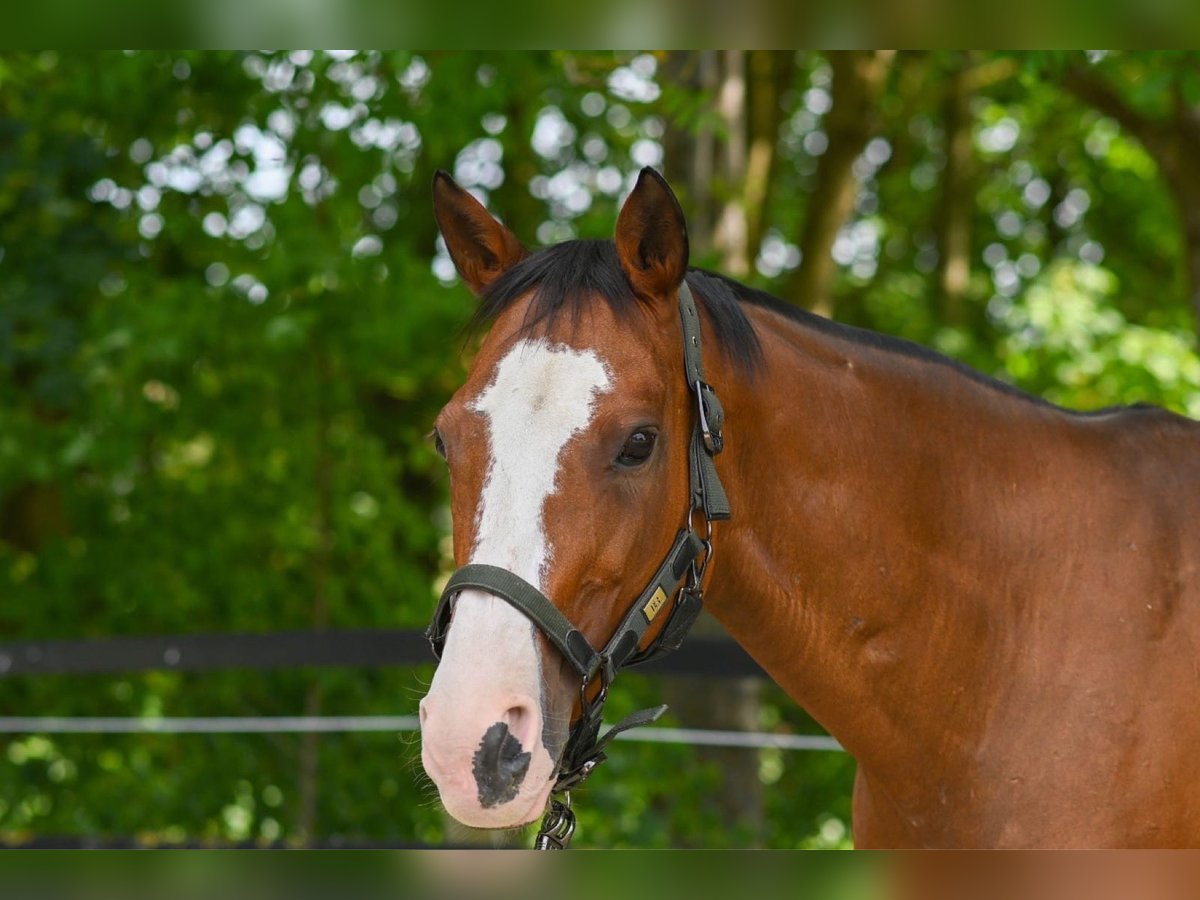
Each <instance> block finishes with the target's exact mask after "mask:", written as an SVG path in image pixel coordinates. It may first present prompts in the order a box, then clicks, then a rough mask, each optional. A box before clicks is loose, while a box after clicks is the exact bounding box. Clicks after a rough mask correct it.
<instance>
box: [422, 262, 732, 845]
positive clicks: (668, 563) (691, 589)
mask: <svg viewBox="0 0 1200 900" xmlns="http://www.w3.org/2000/svg"><path fill="white" fill-rule="evenodd" d="M679 315H680V318H681V320H682V322H683V364H684V374H685V375H686V377H687V383H688V387H689V389H690V390H691V392H692V395H693V396H694V397H695V401H696V421H695V425H694V426H693V429H692V438H691V442H690V444H689V447H688V474H689V482H690V487H689V500H688V510H687V519H686V521H685V523H684V527H683V528H682V529H680V531H679V534H678V535H676V537H675V541H674V543H672V544H671V548H670V549H669V550H668V551H667V554H666V557H665V558H664V559H663V562H662V565H660V566H659V567H658V570H657V571H656V572H655V573H654V576H653V577H652V578H651V579H650V583H649V584H648V585H646V587H645V588H644V589H643V590H642V592H641V593H640V594H639V595H638V596H637V599H635V600H634V601H633V603H631V604H630V606H629V609H628V611H627V612H626V613H625V616H624V617H623V618H622V619H621V622H620V624H618V625H617V629H616V632H615V633H614V634H613V636H612V638H611V639H610V640H609V642H608V643H607V644H605V645H604V648H603V649H601V650H599V651H597V650H595V649H594V648H593V647H592V645H591V644H590V643H588V640H587V638H585V637H584V636H583V633H582V632H581V631H580V630H579V629H578V628H576V627H575V626H574V625H573V624H571V621H570V620H569V619H568V618H567V617H566V616H564V615H563V614H562V612H561V611H560V610H559V609H558V607H557V606H555V605H554V604H553V603H552V602H551V601H550V599H549V598H548V597H546V595H545V594H543V593H542V592H541V591H539V590H538V589H537V588H536V587H534V586H533V585H532V584H530V583H529V582H527V581H526V580H525V579H523V578H521V577H519V576H518V575H515V574H513V573H512V572H510V571H508V570H507V569H502V568H500V567H498V566H489V565H484V564H482V563H469V564H467V565H465V566H463V567H462V568H461V569H459V570H458V571H457V572H455V573H454V574H453V575H452V576H450V580H449V581H448V582H447V583H446V587H445V589H444V590H443V591H442V596H441V599H439V600H438V604H437V608H436V609H435V610H434V613H433V621H432V623H431V624H430V626H429V628H428V630H427V631H426V633H425V634H426V637H428V638H429V642H430V644H431V645H432V646H433V652H434V655H435V656H437V657H438V659H441V655H442V648H443V646H444V645H445V643H446V634H447V632H448V631H449V629H450V620H451V618H452V616H453V612H454V600H455V598H457V596H458V594H459V593H460V592H461V591H463V590H465V589H468V588H474V589H476V590H481V591H485V592H487V593H489V594H492V595H493V596H496V597H499V598H500V599H501V600H504V601H505V602H507V603H509V604H510V605H512V606H514V607H515V608H516V609H517V610H519V611H520V612H521V613H523V614H524V615H525V616H527V617H528V618H529V619H530V621H532V622H533V624H534V625H535V626H537V628H538V629H539V630H540V631H541V632H542V634H544V635H545V636H546V638H547V640H549V641H550V643H552V644H553V645H554V646H555V647H557V648H558V650H559V652H561V653H562V655H563V656H564V657H565V658H566V660H567V662H569V663H570V664H571V666H572V668H574V669H575V671H576V673H577V674H578V675H579V676H580V678H581V679H582V682H581V686H580V710H581V713H580V717H579V720H578V721H577V722H576V723H575V724H574V725H573V726H572V727H571V732H570V735H569V736H568V738H567V744H566V747H565V748H564V750H563V754H562V759H561V760H560V761H559V765H558V773H557V778H556V780H555V782H554V788H553V791H552V793H553V794H555V795H559V794H563V795H565V796H564V799H561V800H560V799H558V797H557V796H556V797H555V799H554V800H553V801H552V803H551V807H550V811H549V812H547V814H546V817H545V819H544V820H543V822H542V828H541V831H540V832H539V833H538V836H537V840H536V843H535V846H536V847H537V848H538V849H543V850H547V849H560V850H561V849H564V848H565V847H566V845H567V842H568V841H569V840H570V838H571V834H572V832H573V831H574V828H575V818H574V814H573V813H572V812H571V808H570V794H569V793H568V792H569V791H570V790H571V789H572V788H574V787H576V786H578V785H579V784H581V783H582V782H583V781H584V780H585V779H586V778H587V777H588V775H590V774H591V773H592V770H593V769H595V768H596V766H598V765H599V764H600V763H601V762H603V761H604V759H605V753H604V751H605V749H606V748H607V747H608V745H609V743H610V742H611V741H612V739H613V738H615V737H616V736H617V735H618V734H620V733H621V732H622V731H626V730H627V729H630V728H636V727H638V726H641V725H648V724H649V723H651V722H653V721H655V720H656V719H657V718H658V717H659V716H661V715H662V714H663V713H664V712H665V711H666V706H658V707H654V708H652V709H644V710H641V711H640V712H636V713H633V714H632V715H630V716H628V717H627V718H625V719H623V720H622V721H620V722H619V723H617V724H616V725H614V726H612V727H611V728H609V729H608V731H606V732H605V733H604V735H603V737H601V736H600V716H601V712H602V711H603V707H604V701H605V699H606V698H607V697H608V688H609V685H611V684H612V682H613V679H614V678H616V676H617V672H618V671H619V670H620V669H622V668H624V667H625V666H633V665H638V664H639V663H643V662H646V661H647V660H650V659H654V658H655V657H658V656H661V655H663V654H665V653H670V652H671V651H672V650H675V649H677V648H678V647H679V645H680V644H681V643H683V639H684V637H685V636H686V635H687V633H688V630H689V629H690V628H691V626H692V623H693V622H695V621H696V617H697V616H698V615H699V614H700V610H701V609H702V608H703V605H704V588H703V583H704V573H705V571H706V570H707V569H708V565H709V563H710V562H712V557H713V545H712V536H713V522H715V521H718V520H723V519H728V518H730V510H729V499H728V498H727V497H726V496H725V489H724V487H722V485H721V479H720V478H719V477H718V476H717V469H716V466H715V465H714V463H713V457H714V456H716V455H717V454H718V453H720V452H721V449H722V448H723V446H724V443H725V439H724V435H723V432H722V428H723V427H724V424H725V412H724V410H723V409H722V408H721V403H720V401H719V400H718V399H717V394H716V391H714V390H713V388H712V387H711V386H710V385H709V384H708V383H707V382H706V381H705V380H704V363H703V360H702V358H701V355H700V317H699V315H698V314H697V312H696V302H695V300H694V298H693V297H692V292H691V289H690V288H689V287H688V285H687V282H686V281H684V282H683V283H681V284H680V286H679ZM697 512H700V513H702V514H703V515H704V523H705V534H704V536H703V537H701V536H700V535H698V534H697V533H696V532H695V530H694V529H693V527H692V520H693V517H694V516H695V514H696V513H697ZM701 553H703V558H702V559H701V560H700V561H699V562H697V561H696V558H697V557H698V556H700V555H701ZM681 585H682V586H681ZM672 596H674V602H673V603H672V604H671V606H670V609H669V610H667V611H666V612H667V620H666V624H665V625H664V626H663V629H662V631H660V632H659V634H658V636H657V637H656V638H655V639H654V641H653V643H651V644H650V646H648V647H647V648H646V649H644V650H640V651H639V650H638V646H639V645H640V644H641V642H642V638H643V637H644V636H645V634H646V631H647V630H648V629H649V628H650V625H651V623H652V622H653V621H654V620H655V619H656V618H657V617H658V616H659V615H660V614H661V613H662V612H663V611H664V610H663V607H665V606H666V605H667V601H668V598H671V597H672ZM597 678H599V679H600V690H599V692H598V693H597V694H596V695H595V696H594V697H593V698H592V699H590V700H589V699H588V688H589V687H591V685H592V682H593V681H595V680H596V679H597Z"/></svg>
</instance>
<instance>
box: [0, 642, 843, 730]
mask: <svg viewBox="0 0 1200 900" xmlns="http://www.w3.org/2000/svg"><path fill="white" fill-rule="evenodd" d="M429 662H432V657H431V655H430V651H429V646H428V642H427V641H426V639H425V636H424V633H423V632H421V631H419V630H416V629H345V630H332V631H284V632H266V633H241V634H238V633H225V634H187V635H178V634H177V635H137V636H125V637H108V638H89V639H75V640H36V639H35V640H19V641H6V642H0V680H2V679H6V678H21V677H25V678H29V677H32V678H38V677H43V676H47V675H77V676H78V675H84V676H88V675H103V674H116V673H121V674H131V673H135V672H149V671H176V672H197V673H198V672H212V671H222V670H225V671H228V670H242V671H251V670H260V671H262V670H278V669H294V668H302V667H309V666H316V667H322V666H333V667H390V666H414V665H420V664H423V663H429ZM635 671H639V672H642V673H644V674H646V675H649V676H651V677H655V676H659V677H661V676H666V677H701V678H714V679H718V680H730V679H740V678H758V679H763V678H766V677H767V676H766V673H764V672H763V671H762V669H760V668H759V667H758V665H757V664H756V663H755V662H754V660H753V659H751V658H750V657H749V656H748V655H747V654H746V652H745V651H744V650H742V648H741V647H739V646H738V645H737V644H735V643H734V642H733V641H732V640H730V639H728V638H721V637H706V636H699V635H697V636H695V637H693V638H692V639H691V640H689V641H688V642H687V643H685V644H684V645H683V646H682V647H680V648H679V649H678V650H677V651H676V652H675V653H673V654H671V655H669V656H667V657H665V658H663V659H661V660H658V661H655V662H653V663H651V664H648V665H646V666H645V667H644V669H642V668H639V669H638V670H635ZM419 730H420V723H419V721H418V719H417V717H416V716H407V715H398V716H207V717H188V716H161V717H95V716H3V717H0V734H164V735H165V734H180V735H186V734H289V733H290V734H312V733H321V734H337V733H352V732H389V731H390V732H415V731H419ZM617 739H618V740H624V741H638V742H644V743H662V744H669V743H670V744H673V743H684V744H692V745H694V746H701V747H735V748H739V747H740V748H745V749H748V750H755V749H778V750H802V751H841V750H842V747H841V745H840V744H838V742H837V741H836V740H834V739H833V738H832V737H829V736H827V735H798V734H773V733H770V732H758V731H720V730H710V729H698V728H667V727H658V728H640V729H636V730H634V731H630V732H624V733H622V734H620V735H619V736H618V738H617Z"/></svg>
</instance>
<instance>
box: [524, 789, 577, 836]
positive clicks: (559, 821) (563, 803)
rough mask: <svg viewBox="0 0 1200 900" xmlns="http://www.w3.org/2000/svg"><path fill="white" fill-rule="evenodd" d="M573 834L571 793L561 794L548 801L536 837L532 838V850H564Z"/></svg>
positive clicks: (573, 818)
mask: <svg viewBox="0 0 1200 900" xmlns="http://www.w3.org/2000/svg"><path fill="white" fill-rule="evenodd" d="M574 834H575V813H573V812H572V811H571V794H570V792H569V791H568V792H567V793H565V794H563V799H561V800H559V799H558V798H557V797H555V798H553V799H552V800H551V801H550V808H549V809H548V810H546V815H545V816H544V817H543V818H542V825H541V827H540V828H539V829H538V833H537V837H535V838H534V839H533V849H534V850H566V849H567V846H568V845H569V844H570V843H571V838H572V837H573V836H574Z"/></svg>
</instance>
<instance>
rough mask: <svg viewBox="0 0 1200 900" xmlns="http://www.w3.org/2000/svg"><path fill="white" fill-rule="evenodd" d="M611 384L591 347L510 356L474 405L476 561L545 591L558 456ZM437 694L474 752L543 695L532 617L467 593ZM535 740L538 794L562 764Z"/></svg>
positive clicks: (525, 346) (517, 351) (532, 782)
mask: <svg viewBox="0 0 1200 900" xmlns="http://www.w3.org/2000/svg"><path fill="white" fill-rule="evenodd" d="M611 386H612V382H611V379H610V377H609V372H608V369H607V367H606V366H605V365H604V363H603V362H602V361H601V360H600V358H599V357H598V356H597V355H596V354H595V353H593V352H592V351H590V350H574V349H572V348H570V347H566V346H561V345H560V346H550V345H549V344H547V343H545V342H544V341H531V340H522V341H520V342H518V343H517V344H515V345H514V346H513V347H512V349H510V350H509V351H508V353H507V354H505V356H504V358H503V359H502V360H501V361H500V363H499V365H497V366H496V371H495V375H494V376H493V379H492V382H491V383H490V384H489V385H488V387H487V388H485V389H484V390H483V391H482V392H481V393H480V394H479V396H478V397H476V398H475V400H474V401H472V402H471V404H470V407H469V408H470V409H472V410H474V411H476V412H478V413H481V414H482V415H484V416H486V417H487V422H488V442H489V451H490V455H489V464H488V469H487V473H486V475H485V476H484V483H483V491H482V493H481V496H480V502H479V509H478V512H477V517H476V540H475V546H474V547H473V548H472V550H471V555H470V562H474V563H488V564H490V565H494V566H500V567H502V568H505V569H508V570H509V571H510V572H513V573H515V574H517V575H519V576H521V577H522V578H524V579H525V580H526V581H528V582H529V583H531V584H533V585H535V586H536V587H538V589H539V590H540V589H542V587H543V584H542V576H543V573H544V572H545V570H546V568H547V566H548V564H549V563H550V558H551V554H552V548H551V547H550V544H549V543H548V542H547V540H546V532H545V523H544V522H543V519H542V510H543V506H544V505H545V502H546V499H547V498H548V497H549V496H550V495H551V494H553V493H554V491H555V487H556V480H557V477H558V468H559V454H560V453H561V452H562V449H563V448H564V447H565V446H566V445H567V442H568V441H570V439H571V438H572V437H573V436H574V435H576V434H578V433H579V432H581V431H582V430H583V429H585V428H586V427H587V426H588V423H589V422H590V421H591V420H592V415H593V413H594V412H595V403H596V399H597V397H599V396H600V395H601V394H603V393H604V392H606V391H608V390H610V389H611ZM434 694H440V695H443V696H445V697H446V698H447V699H448V700H450V701H451V705H452V706H453V708H454V709H455V711H456V715H457V716H459V717H461V720H462V722H463V728H464V729H465V730H464V731H463V733H462V734H460V735H459V736H458V737H457V739H456V740H457V742H459V743H460V745H461V750H462V752H463V753H468V754H469V753H470V752H473V751H474V748H475V746H477V745H478V743H479V740H480V737H481V736H482V731H483V729H484V728H486V727H487V726H488V725H490V724H492V722H494V721H496V719H495V715H498V714H500V713H502V712H503V711H504V710H505V709H506V708H507V706H508V705H509V701H508V700H505V699H503V698H505V697H514V696H525V697H530V698H534V699H536V698H538V697H539V696H540V694H541V667H540V665H539V663H538V657H537V645H536V643H535V641H534V625H533V623H532V622H530V621H529V619H527V618H526V617H525V616H524V615H523V614H522V613H520V612H518V611H517V610H516V609H514V608H513V607H512V606H510V605H509V604H507V603H506V602H504V601H503V600H500V599H499V598H497V597H494V596H492V595H491V594H487V593H485V592H482V591H476V590H466V591H463V592H462V593H461V594H460V595H459V597H458V600H457V601H456V606H455V611H454V620H453V625H452V627H451V628H450V633H449V634H448V635H447V639H446V647H445V651H444V652H443V655H442V662H441V664H440V665H439V666H438V668H437V671H436V672H435V674H434V678H433V683H432V684H431V685H430V696H433V695H434ZM497 697H500V698H501V699H500V701H497ZM475 719H478V721H476V722H474V724H473V725H472V726H471V727H470V728H468V726H467V722H468V721H469V720H475ZM529 737H530V738H532V739H533V741H534V743H535V746H532V747H531V746H529V744H528V743H526V744H525V745H524V747H525V750H531V751H533V753H534V758H533V761H532V764H531V766H530V770H529V776H528V777H527V779H526V785H527V786H528V787H529V788H530V790H531V791H535V792H536V791H540V790H542V786H543V785H544V784H545V780H546V779H548V778H549V777H550V776H551V774H552V771H553V761H552V760H551V759H550V757H549V754H548V753H546V751H545V750H544V749H543V748H542V747H541V745H540V742H538V741H537V737H538V736H534V735H530V736H529ZM467 758H469V756H468V757H467ZM522 790H523V792H524V788H523V789H522Z"/></svg>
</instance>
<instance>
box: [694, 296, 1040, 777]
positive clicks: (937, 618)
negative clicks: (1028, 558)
mask: <svg viewBox="0 0 1200 900" xmlns="http://www.w3.org/2000/svg"><path fill="white" fill-rule="evenodd" d="M747 312H748V314H749V315H751V318H752V319H753V320H754V321H755V325H756V328H757V330H758V332H759V334H760V336H761V338H762V341H763V351H764V366H763V368H762V371H761V373H760V374H759V376H758V377H757V378H756V379H753V380H751V379H749V378H748V377H746V376H745V375H741V374H738V373H737V372H735V371H734V370H733V369H732V367H730V366H728V365H727V364H725V363H722V362H719V361H716V360H714V362H716V364H717V366H718V367H720V369H721V371H720V372H719V373H716V374H714V375H713V378H712V381H713V383H714V384H716V385H717V387H718V389H719V390H720V391H721V396H722V400H723V401H724V404H725V407H726V410H727V414H728V426H727V435H728V448H727V450H726V453H725V455H723V456H722V457H720V458H719V459H718V467H719V469H720V472H721V476H722V479H723V480H724V482H725V485H726V488H727V490H728V493H729V495H730V500H731V503H732V506H733V511H734V518H733V520H732V521H731V522H729V523H728V524H725V525H723V526H722V527H720V530H719V531H718V544H717V555H716V562H715V564H714V566H713V577H712V582H711V586H710V590H709V607H710V609H711V611H712V613H713V614H714V615H715V616H716V617H717V618H718V619H719V620H721V621H722V623H723V624H724V625H725V626H726V627H727V629H728V630H729V631H730V632H731V634H733V636H734V637H735V638H736V639H737V640H738V641H739V643H741V644H742V645H743V646H744V647H745V648H746V649H747V650H748V651H749V652H750V653H751V654H752V655H753V656H754V657H755V658H756V659H757V660H758V661H759V663H760V664H761V665H762V666H763V667H764V668H765V669H766V670H767V671H768V672H769V673H770V674H771V676H772V677H773V678H774V679H775V680H776V681H777V682H778V683H779V684H780V685H781V686H782V687H783V688H784V689H785V690H786V691H787V692H788V693H789V694H790V695H791V696H792V697H793V698H794V699H795V700H797V701H798V702H799V703H800V704H801V705H802V706H804V707H805V708H806V709H807V710H808V711H809V712H810V714H812V715H813V716H814V717H815V718H816V719H817V720H818V721H820V722H821V723H822V724H823V725H824V726H825V727H826V728H828V729H829V731H830V732H831V733H832V734H833V735H834V736H835V737H837V738H838V739H839V740H840V741H841V742H842V744H843V745H844V746H845V747H846V748H847V749H848V750H849V751H850V752H851V753H852V754H853V755H854V756H855V757H856V758H857V760H858V761H859V763H860V764H861V766H862V767H863V769H864V771H869V772H870V773H871V774H872V775H875V776H877V777H879V778H881V779H883V780H885V781H886V780H889V779H891V780H894V781H895V782H897V785H898V788H897V789H898V790H902V789H903V788H902V784H901V783H902V782H903V781H904V780H905V779H906V778H907V779H912V777H913V772H914V771H919V770H920V768H921V767H922V765H923V764H922V760H924V759H928V758H929V755H930V754H941V758H942V759H944V760H947V761H948V762H949V760H952V759H953V758H955V756H956V755H958V756H959V757H961V758H963V760H964V763H965V762H966V755H967V753H968V752H969V747H970V745H971V742H972V740H973V738H974V737H975V736H976V735H977V734H978V731H979V729H980V728H982V724H983V722H984V720H985V719H986V716H987V709H986V704H987V702H988V701H987V697H988V692H987V685H988V683H989V681H990V680H991V679H993V678H995V677H998V676H997V671H996V670H997V666H998V663H999V664H1001V665H1002V660H1003V658H1004V652H1006V651H1008V650H1010V649H1011V648H1008V647H993V646H991V645H992V644H993V643H994V642H995V641H996V636H997V635H998V634H1011V629H1008V630H1003V629H998V628H996V627H995V621H996V619H997V617H998V616H1003V615H1006V613H1005V611H1004V608H1003V597H1002V596H1000V595H1001V594H1003V592H1004V589H1003V587H1002V586H1001V584H999V582H1002V581H1003V579H1004V577H1006V576H1004V575H1002V573H1004V572H1005V567H1006V563H1005V560H1004V559H1003V557H1002V556H999V557H998V555H997V554H1003V553H1004V552H1005V548H1006V547H1007V546H1009V544H1010V543H1011V544H1012V546H1014V548H1015V546H1016V543H1017V541H1016V538H1017V534H1016V532H1015V530H1014V528H1015V523H1008V522H1005V521H1003V519H1002V516H1003V515H1004V513H1003V512H1002V511H1001V510H1002V509H1003V507H1004V506H1005V505H1006V504H1005V503H1004V502H1003V501H1002V499H1001V498H999V497H994V496H992V495H991V494H990V493H989V492H990V491H993V490H996V489H997V488H996V487H995V486H989V482H987V481H985V480H981V479H980V478H979V477H978V474H977V473H979V472H981V471H989V472H990V474H989V476H988V478H989V479H991V478H993V477H996V476H997V473H998V477H999V479H1001V480H1006V475H1014V476H1015V473H1013V472H1012V471H1010V469H1011V467H1013V466H1019V465H1021V464H1022V463H1021V460H1022V459H1027V458H1028V456H1027V455H1025V454H1018V453H1015V452H1007V453H1006V452H1005V451H1004V450H1003V449H1001V450H997V445H1008V446H1009V450H1010V451H1011V450H1012V449H1013V448H1014V447H1021V448H1022V449H1025V447H1024V445H1023V444H1021V442H1019V441H1017V440H1014V441H1012V442H1006V441H1005V440H1004V429H1006V428H1007V429H1013V428H1014V425H1013V419H1014V410H1015V411H1016V412H1015V415H1016V417H1017V418H1018V419H1019V420H1020V422H1023V423H1024V426H1023V427H1026V428H1027V427H1028V425H1029V418H1028V417H1030V416H1032V417H1034V418H1038V417H1042V418H1043V419H1044V420H1045V421H1044V422H1043V425H1046V424H1049V423H1050V422H1051V421H1052V419H1053V416H1052V413H1051V411H1050V410H1049V409H1042V408H1040V407H1038V406H1036V405H1035V404H1033V403H1030V402H1029V401H1028V400H1023V399H1019V398H1016V397H1012V396H1009V395H1007V394H1005V393H1004V392H1002V391H1000V390H998V389H996V388H993V387H987V386H984V385H981V384H979V383H978V382H977V381H975V380H973V379H971V378H970V377H969V376H967V375H965V374H963V373H961V372H959V371H957V370H955V369H954V368H952V367H950V366H948V365H945V364H943V363H937V362H933V361H930V360H924V359H920V358H919V357H915V356H913V355H912V354H905V353H900V352H897V351H896V350H889V349H883V348H880V347H875V346H871V344H870V343H869V342H863V341H858V340H854V339H848V338H846V337H840V336H838V335H836V334H833V333H826V332H825V331H824V330H823V329H816V328H813V327H812V326H809V325H805V324H802V323H796V322H793V321H791V320H790V319H786V318H784V317H781V316H779V315H778V314H775V313H771V312H769V311H766V310H762V309H759V308H756V307H749V308H747ZM1021 417H1025V418H1023V419H1021ZM1020 422H1019V423H1018V427H1022V426H1021V425H1020ZM1006 423H1007V424H1006ZM1009 433H1011V434H1013V435H1014V438H1015V436H1016V434H1017V432H1016V431H1015V430H1014V431H1010V432H1009ZM1026 440H1028V439H1026ZM985 457H991V458H990V459H986V458H985ZM1026 464H1027V463H1026ZM1009 535H1012V538H1013V539H1012V541H1011V542H1010V540H1009ZM1015 568H1016V569H1020V565H1017V566H1015ZM985 667H988V671H985V670H984V668H985ZM914 766H917V769H914V768H913V767H914Z"/></svg>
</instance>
